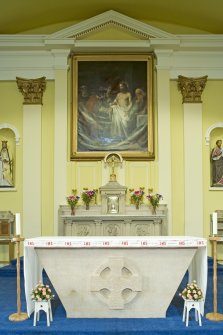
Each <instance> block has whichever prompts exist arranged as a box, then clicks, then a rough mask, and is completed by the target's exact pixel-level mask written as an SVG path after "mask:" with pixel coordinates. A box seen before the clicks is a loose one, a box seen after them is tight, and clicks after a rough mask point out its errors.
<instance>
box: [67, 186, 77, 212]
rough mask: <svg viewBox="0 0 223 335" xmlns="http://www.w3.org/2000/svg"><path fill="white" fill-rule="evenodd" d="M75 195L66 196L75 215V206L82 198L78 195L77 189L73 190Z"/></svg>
mask: <svg viewBox="0 0 223 335" xmlns="http://www.w3.org/2000/svg"><path fill="white" fill-rule="evenodd" d="M72 193H73V195H69V196H68V197H66V199H67V203H68V205H69V206H70V208H71V215H75V207H76V205H77V203H78V201H79V199H80V197H79V196H78V195H76V193H77V190H72Z"/></svg>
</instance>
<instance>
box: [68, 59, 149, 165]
mask: <svg viewBox="0 0 223 335" xmlns="http://www.w3.org/2000/svg"><path fill="white" fill-rule="evenodd" d="M72 77H73V85H72V96H73V99H72V101H73V103H72V127H71V141H72V144H71V159H72V160H88V159H101V158H103V157H104V156H105V155H106V154H108V153H109V152H119V153H120V154H121V155H122V157H123V158H125V159H129V160H131V159H132V160H135V159H141V160H147V159H154V144H153V138H154V121H153V55H152V54H149V55H148V54H147V55H89V56H86V55H85V56H72Z"/></svg>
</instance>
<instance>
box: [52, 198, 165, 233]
mask: <svg viewBox="0 0 223 335" xmlns="http://www.w3.org/2000/svg"><path fill="white" fill-rule="evenodd" d="M100 213H101V206H100V205H92V206H91V207H90V209H89V210H86V209H85V207H83V206H78V207H77V208H76V213H75V215H71V210H70V207H69V206H60V208H59V231H58V235H60V236H162V235H168V220H167V206H166V205H164V204H161V205H160V206H159V208H158V209H157V213H156V214H155V215H154V214H152V213H151V210H150V207H149V206H146V205H141V207H140V209H138V210H137V209H136V208H135V206H133V205H129V206H126V214H122V215H119V214H107V215H102V214H100Z"/></svg>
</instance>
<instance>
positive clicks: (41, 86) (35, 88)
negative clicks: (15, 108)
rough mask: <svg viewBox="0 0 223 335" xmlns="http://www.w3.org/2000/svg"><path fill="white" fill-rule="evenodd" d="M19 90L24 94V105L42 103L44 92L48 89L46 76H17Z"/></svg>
mask: <svg viewBox="0 0 223 335" xmlns="http://www.w3.org/2000/svg"><path fill="white" fill-rule="evenodd" d="M16 82H17V86H18V89H19V91H20V92H21V93H22V95H23V96H24V102H23V104H24V105H42V98H43V92H44V91H45V89H46V77H41V78H37V79H25V78H20V77H16Z"/></svg>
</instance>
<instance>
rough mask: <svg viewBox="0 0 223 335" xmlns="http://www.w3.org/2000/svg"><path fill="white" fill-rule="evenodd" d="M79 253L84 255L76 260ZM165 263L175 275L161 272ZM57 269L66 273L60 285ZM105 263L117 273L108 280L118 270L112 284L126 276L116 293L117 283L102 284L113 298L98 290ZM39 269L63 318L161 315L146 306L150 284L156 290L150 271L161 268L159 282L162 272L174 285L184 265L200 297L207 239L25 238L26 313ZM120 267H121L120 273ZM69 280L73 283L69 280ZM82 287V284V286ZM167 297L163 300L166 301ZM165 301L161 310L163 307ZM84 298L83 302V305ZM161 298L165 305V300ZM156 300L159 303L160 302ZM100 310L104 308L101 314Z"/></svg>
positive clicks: (150, 237)
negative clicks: (50, 285)
mask: <svg viewBox="0 0 223 335" xmlns="http://www.w3.org/2000/svg"><path fill="white" fill-rule="evenodd" d="M165 250H166V251H165ZM158 254H159V255H158ZM81 257H83V259H82V260H81V261H80V259H81ZM91 257H92V258H91ZM181 257H182V261H181V259H180V258H181ZM60 258H61V259H60ZM165 258H166V259H165ZM68 259H69V262H71V263H69V265H68V263H67V265H66V266H67V269H69V271H70V272H69V271H68V270H66V268H65V263H66V262H68ZM153 260H154V262H153ZM168 262H170V263H168ZM182 262H185V266H186V267H185V268H184V264H181V263H182ZM153 263H156V264H153ZM167 263H168V264H169V265H168V264H167ZM59 264H60V265H59ZM120 264H121V265H120ZM159 264H160V267H159ZM165 264H167V266H166V267H167V268H168V267H171V266H172V267H173V265H174V264H176V268H179V269H180V270H179V271H180V272H179V274H178V273H177V272H176V274H175V275H173V273H170V274H167V275H165V271H167V270H168V269H165ZM187 264H188V266H187ZM75 266H76V269H75ZM119 266H121V267H122V269H121V270H117V269H116V268H117V267H119ZM57 267H58V268H61V271H63V272H65V273H66V271H68V272H67V277H66V278H65V279H64V282H65V284H66V285H67V287H65V286H66V285H65V284H64V286H63V285H62V287H60V283H59V282H60V280H59V279H58V278H61V280H62V279H63V276H61V274H60V273H58V272H59V270H58V271H57V270H56V268H57ZM109 267H110V268H111V269H112V270H115V271H116V274H115V275H114V276H113V279H112V281H114V282H115V280H116V279H117V278H116V277H117V273H118V276H120V279H119V280H118V281H117V286H120V282H122V283H124V284H125V282H126V280H127V279H128V280H130V283H128V284H127V286H126V288H124V286H123V287H121V290H122V292H121V293H120V296H119V293H117V292H116V287H115V286H114V285H113V286H111V281H107V283H106V285H107V286H108V287H109V289H107V290H111V291H110V292H113V295H114V296H115V298H114V296H113V297H108V295H107V293H105V290H104V288H103V287H104V286H103V285H105V280H104V278H105V276H104V274H106V272H105V271H104V270H106V269H107V268H109ZM43 268H45V270H46V272H47V274H48V276H49V278H50V280H51V281H52V283H53V285H54V287H55V289H56V291H57V293H58V295H59V297H60V299H61V302H62V304H63V305H64V307H65V310H66V313H67V316H68V317H134V315H135V317H163V316H165V315H164V314H165V309H164V310H162V311H160V312H159V310H160V308H159V306H157V307H153V308H151V306H150V305H149V303H147V301H148V300H151V301H152V302H153V303H154V296H153V294H154V292H153V291H154V290H155V288H154V287H156V288H157V286H156V285H155V286H153V285H154V283H153V282H154V280H157V279H154V278H155V277H154V276H155V274H156V273H157V272H159V271H160V272H159V273H158V277H162V271H163V274H164V278H161V279H160V278H159V280H162V281H163V284H162V285H164V286H166V283H165V282H164V280H165V276H166V280H167V281H169V283H172V281H173V279H174V280H175V278H176V284H175V285H176V289H177V287H178V286H177V285H179V284H180V282H179V281H180V279H182V277H183V275H184V274H185V272H186V270H187V268H188V270H189V281H191V280H196V281H197V283H198V285H199V286H200V287H201V289H202V291H203V293H204V295H205V292H206V286H207V241H206V239H204V238H199V237H190V236H149V237H148V236H119V237H117V236H115V237H113V236H112V237H109V236H104V237H97V236H88V237H69V236H62V237H61V236H58V237H37V238H31V239H26V240H25V241H24V279H25V294H26V301H27V313H28V315H30V314H31V313H32V312H33V309H34V303H33V302H32V300H31V291H32V289H33V287H35V286H36V284H37V283H38V282H39V281H40V280H42V269H43ZM77 268H78V270H77ZM88 268H89V269H88ZM123 269H125V271H124V272H123ZM88 270H89V271H90V272H89V273H88ZM99 270H100V271H99ZM75 271H76V272H75ZM117 271H118V272H117ZM122 272H123V273H122ZM169 272H171V269H170V271H169ZM81 276H82V277H81ZM106 276H107V274H106ZM131 276H132V277H131ZM57 277H58V278H57ZM126 278H127V279H126ZM131 278H132V279H131ZM68 279H69V280H71V281H72V282H73V284H68V283H67V281H68ZM75 280H76V281H77V282H75ZM86 283H87V284H86ZM124 284H123V285H124ZM72 285H73V287H72ZM81 285H82V286H84V285H85V286H84V287H81ZM100 285H102V287H100ZM106 285H105V286H106ZM128 285H129V286H131V287H130V288H131V290H130V291H131V292H130V291H129V288H128V289H127V287H128ZM68 289H69V290H70V291H69V292H72V294H73V295H74V297H73V298H72V294H68V293H67V292H68V291H67V292H66V294H67V295H68V296H69V297H68V296H67V295H66V294H65V293H64V292H63V290H64V291H66V290H68ZM157 290H158V288H157ZM171 290H172V291H171ZM123 292H124V293H123ZM129 292H130V293H129ZM171 292H172V293H171ZM174 293H175V292H174V287H173V288H171V289H170V292H169V294H173V295H174ZM159 294H160V292H159V291H157V296H158V295H159ZM162 294H163V291H162ZM80 296H81V297H82V298H80ZM142 297H143V298H142ZM149 297H151V299H149ZM172 297H173V296H172ZM172 297H169V298H168V299H169V300H170V301H171V299H172ZM170 298H171V299H170ZM72 299H73V300H72ZM115 299H116V300H115ZM139 299H142V304H144V306H143V305H141V302H140V300H139ZM168 299H167V301H166V307H165V308H167V307H168V306H167V305H168V301H169V300H168ZM68 300H69V301H68ZM71 300H72V301H71ZM83 300H84V301H85V303H86V306H85V307H83V308H82V307H81V304H82V302H83ZM76 302H78V306H76V307H75V303H76ZM162 302H163V303H164V305H165V302H164V300H163V301H162ZM91 303H93V305H94V308H95V311H92V309H90V307H88V306H90V304H91ZM157 304H158V305H159V302H158V303H157ZM71 306H72V307H71ZM103 307H104V308H103ZM141 309H145V310H148V312H147V311H145V312H143V313H141V312H140V310H141ZM99 310H102V311H103V312H101V314H100V312H98V311H99ZM138 310H139V311H138ZM137 311H138V312H137Z"/></svg>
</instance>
